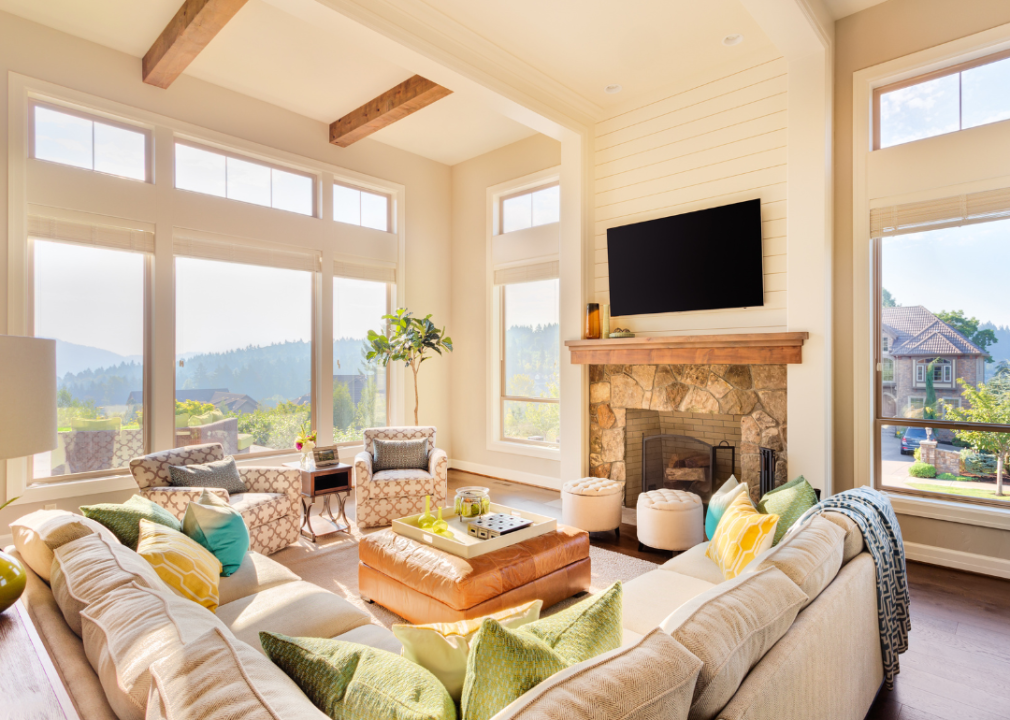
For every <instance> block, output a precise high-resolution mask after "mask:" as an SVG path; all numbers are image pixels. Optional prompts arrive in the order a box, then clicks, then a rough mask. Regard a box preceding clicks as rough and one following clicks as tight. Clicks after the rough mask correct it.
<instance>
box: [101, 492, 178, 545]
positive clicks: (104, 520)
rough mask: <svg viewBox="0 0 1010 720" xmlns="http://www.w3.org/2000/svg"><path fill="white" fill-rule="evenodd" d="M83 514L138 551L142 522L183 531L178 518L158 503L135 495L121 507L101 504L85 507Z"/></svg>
mask: <svg viewBox="0 0 1010 720" xmlns="http://www.w3.org/2000/svg"><path fill="white" fill-rule="evenodd" d="M81 512H82V513H83V514H84V516H85V517H88V518H91V519H92V520H95V521H97V522H100V523H101V524H102V525H104V526H105V527H107V528H109V530H111V531H112V532H113V534H114V535H115V536H116V537H117V538H118V539H119V542H121V543H123V545H125V546H126V547H128V548H130V549H131V550H136V549H137V540H138V539H139V537H140V520H141V519H142V518H143V519H145V520H150V521H151V522H156V523H161V524H162V525H165V526H167V527H170V528H172V529H173V530H181V529H182V526H181V525H180V523H179V521H178V520H177V519H176V517H175V516H174V515H173V514H172V513H170V512H169V511H168V510H166V509H165V508H163V507H162V506H161V505H158V503H156V502H152V501H151V500H148V499H147V498H146V497H141V496H140V495H134V496H133V497H131V498H130V499H129V500H127V501H126V502H125V503H123V504H121V505H117V504H115V503H100V504H98V505H83V506H82V507H81Z"/></svg>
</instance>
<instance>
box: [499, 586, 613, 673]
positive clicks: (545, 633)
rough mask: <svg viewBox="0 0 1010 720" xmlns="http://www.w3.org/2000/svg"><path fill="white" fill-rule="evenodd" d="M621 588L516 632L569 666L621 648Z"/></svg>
mask: <svg viewBox="0 0 1010 720" xmlns="http://www.w3.org/2000/svg"><path fill="white" fill-rule="evenodd" d="M622 592H623V591H622V589H621V583H620V582H616V583H614V584H613V585H611V586H610V587H609V588H607V589H606V590H604V591H603V592H601V593H597V594H596V595H593V596H591V597H588V598H586V599H585V600H582V601H581V602H578V603H576V604H575V605H572V606H571V607H570V608H567V609H565V610H562V611H561V612H559V613H555V614H554V615H549V616H547V617H545V618H541V619H540V620H537V621H536V622H531V623H527V624H525V625H523V626H522V627H521V628H519V629H518V630H517V632H523V633H527V634H529V635H533V636H534V637H536V638H537V639H538V640H541V641H543V642H544V643H545V644H546V645H547V646H548V647H550V648H551V649H552V650H554V652H556V653H557V654H558V655H560V656H561V657H563V658H564V659H565V662H566V663H568V664H569V665H574V664H576V663H580V662H582V661H583V660H588V659H589V658H593V657H596V656H597V655H600V654H602V653H605V652H610V651H611V650H616V649H617V648H619V647H621V640H622V636H623V630H622V617H623V611H622V607H621V606H622V603H621V601H622Z"/></svg>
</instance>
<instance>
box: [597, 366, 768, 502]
mask: <svg viewBox="0 0 1010 720" xmlns="http://www.w3.org/2000/svg"><path fill="white" fill-rule="evenodd" d="M589 383H590V384H589V409H590V426H589V466H590V474H591V475H593V476H594V477H610V478H612V479H615V480H624V481H626V482H627V486H626V487H627V492H626V497H625V504H626V505H627V506H628V507H635V504H636V502H637V499H638V495H639V493H640V492H641V480H642V478H641V447H640V443H641V438H642V434H643V433H644V434H658V433H659V432H660V431H661V430H662V432H667V431H668V430H672V431H673V432H676V433H678V434H682V435H688V436H691V437H697V438H698V439H700V440H704V441H706V442H709V443H710V444H713V445H714V444H718V442H719V440H720V439H727V440H729V441H730V442H733V444H735V445H736V446H737V467H736V468H735V471H736V472H737V473H738V475H737V477H738V478H739V479H740V480H741V481H742V482H746V483H747V485H748V486H749V488H750V493H751V497H752V498H754V499H755V500H757V494H758V487H759V480H760V473H761V461H760V457H761V456H760V454H759V452H758V448H761V447H767V448H771V449H773V450H775V452H776V466H775V484H776V485H779V484H781V483H783V482H785V480H786V467H787V454H786V447H787V444H786V440H787V425H786V366H785V365H697V364H692V365H590V366H589ZM629 410H630V411H632V412H631V413H630V423H629V412H628V411H629ZM641 411H645V412H641ZM737 424H738V425H737ZM737 427H739V429H738V430H737ZM652 428H655V431H654V432H653V430H652ZM629 438H630V443H632V444H634V443H637V444H639V447H638V448H637V449H636V448H631V449H629ZM737 438H738V439H739V442H734V440H736V439H737ZM636 450H637V452H636Z"/></svg>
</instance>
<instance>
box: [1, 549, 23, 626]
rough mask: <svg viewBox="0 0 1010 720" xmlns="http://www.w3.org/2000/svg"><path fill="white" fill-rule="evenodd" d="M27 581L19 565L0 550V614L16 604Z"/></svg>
mask: <svg viewBox="0 0 1010 720" xmlns="http://www.w3.org/2000/svg"><path fill="white" fill-rule="evenodd" d="M27 579H28V576H27V575H26V574H25V569H24V568H23V567H21V563H19V562H18V561H17V560H15V559H14V558H12V557H11V556H10V555H8V554H7V553H5V552H3V551H2V550H0V612H3V611H4V610H6V609H7V608H9V607H10V606H11V605H13V604H14V603H15V602H17V599H18V598H19V597H21V593H23V592H24V590H25V582H26V581H27Z"/></svg>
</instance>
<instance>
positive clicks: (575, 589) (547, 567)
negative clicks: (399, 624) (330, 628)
mask: <svg viewBox="0 0 1010 720" xmlns="http://www.w3.org/2000/svg"><path fill="white" fill-rule="evenodd" d="M358 556H359V562H358V592H359V593H360V594H361V597H362V598H363V599H366V600H372V601H374V602H377V603H379V604H380V605H382V606H383V607H385V608H388V609H389V610H392V611H393V612H395V613H396V614H397V615H399V616H401V617H403V618H405V619H407V620H408V621H410V622H412V623H414V624H422V623H432V622H455V621H457V620H468V619H470V618H475V617H481V616H482V615H489V614H491V613H493V612H497V611H499V610H504V609H507V608H511V607H515V606H516V605H522V604H523V603H526V602H529V601H531V600H536V599H540V600H543V602H544V607H545V608H547V607H550V606H551V605H554V604H555V603H558V602H561V601H562V600H564V599H565V598H569V597H571V596H572V595H575V594H577V593H580V592H583V591H585V590H588V589H589V582H590V575H589V569H590V566H589V534H588V533H587V532H585V531H584V530H579V529H577V528H573V527H567V526H564V525H558V529H557V531H555V532H553V533H547V534H545V535H540V536H539V537H535V538H531V539H529V540H524V541H523V542H521V543H517V544H515V545H511V546H509V547H507V548H502V549H501V550H496V551H494V552H490V553H487V554H486V555H480V556H479V557H475V558H471V559H466V558H461V557H457V556H456V555H451V554H449V553H446V552H443V551H441V550H436V549H435V548H433V547H431V546H430V545H426V544H423V543H419V542H417V541H415V540H411V539H410V538H407V537H403V536H402V535H397V534H396V533H394V532H393V531H392V530H384V531H382V532H378V533H374V534H372V535H367V536H366V537H365V538H363V539H362V541H361V544H360V545H359V546H358Z"/></svg>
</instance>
